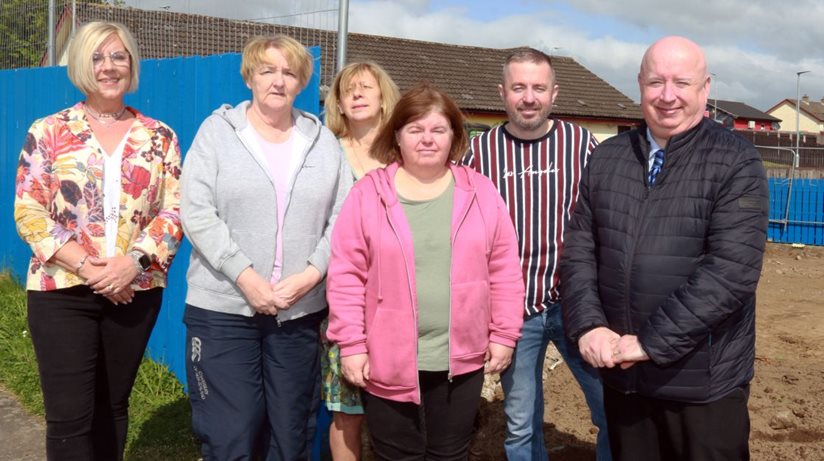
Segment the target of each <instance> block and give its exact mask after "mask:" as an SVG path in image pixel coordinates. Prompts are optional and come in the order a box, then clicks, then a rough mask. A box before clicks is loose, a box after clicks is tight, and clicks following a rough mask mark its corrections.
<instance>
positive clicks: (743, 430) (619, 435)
mask: <svg viewBox="0 0 824 461" xmlns="http://www.w3.org/2000/svg"><path fill="white" fill-rule="evenodd" d="M748 399H749V386H746V387H743V388H738V389H735V390H734V391H732V392H731V393H729V394H727V395H726V396H724V397H722V398H721V399H719V400H716V401H714V402H710V403H705V404H691V403H683V402H673V401H670V400H661V399H654V398H649V397H643V396H640V395H638V394H626V395H625V394H623V393H621V392H618V391H616V390H614V389H611V388H609V387H608V386H604V408H605V409H606V413H607V425H608V426H609V443H610V448H611V449H612V457H613V459H614V460H616V461H622V460H624V461H714V460H718V461H722V460H723V461H733V460H748V459H750V453H749V434H750V417H749V413H748V411H747V400H748Z"/></svg>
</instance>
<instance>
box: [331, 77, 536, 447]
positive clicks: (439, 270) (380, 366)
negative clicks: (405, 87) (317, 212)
mask: <svg viewBox="0 0 824 461" xmlns="http://www.w3.org/2000/svg"><path fill="white" fill-rule="evenodd" d="M466 148H467V139H466V132H465V130H464V126H463V117H462V115H461V113H460V110H459V109H458V108H457V106H456V105H455V103H454V101H452V99H451V98H450V97H449V96H448V95H447V94H445V93H443V92H441V91H440V90H438V89H436V88H434V87H432V86H430V85H428V84H425V83H424V84H420V85H418V86H416V87H414V88H412V89H411V90H409V91H408V92H407V93H406V94H404V95H403V97H402V98H401V99H400V101H399V102H398V104H397V105H396V106H395V110H394V112H393V114H392V116H391V118H390V119H389V121H388V122H387V123H386V125H384V127H383V128H382V130H381V132H380V133H379V134H378V136H377V138H376V140H375V142H374V143H373V144H372V152H371V153H372V156H373V157H374V158H376V159H378V160H379V161H381V162H383V163H386V164H388V166H387V167H386V168H382V169H378V170H374V171H372V172H370V173H369V174H367V175H366V176H365V177H364V178H363V179H362V180H361V181H359V182H358V183H357V184H356V185H355V187H354V188H353V189H352V191H351V192H350V194H349V196H348V198H347V199H346V202H345V203H344V205H343V208H342V210H341V212H340V214H339V215H338V220H337V223H336V225H335V229H334V233H333V237H332V256H331V260H330V265H329V272H328V281H327V298H328V301H329V306H330V320H329V330H328V337H329V339H330V340H332V341H335V342H336V343H338V345H339V346H340V350H341V357H342V359H341V363H342V368H343V375H344V377H345V378H346V379H347V380H348V381H350V382H351V383H353V384H354V385H356V386H359V387H362V388H364V389H365V392H364V407H365V410H366V421H367V424H368V426H369V431H370V433H371V435H372V439H373V448H374V451H375V455H376V457H377V459H450V460H451V459H466V457H467V453H468V449H469V443H470V440H471V436H472V425H473V420H474V418H475V415H476V413H477V411H478V405H479V402H480V390H481V386H482V384H483V373H484V371H485V372H487V373H497V372H501V371H503V370H504V369H505V368H506V367H507V366H508V365H509V362H510V359H511V356H512V350H513V348H514V347H515V342H516V341H517V340H518V338H519V337H520V330H521V326H522V322H523V316H522V312H521V311H522V304H523V297H524V285H523V279H522V276H521V268H520V263H519V260H518V253H517V248H518V243H517V238H516V235H515V230H514V228H513V226H512V222H511V220H510V218H509V213H508V212H507V210H506V206H505V205H504V202H503V200H502V199H501V197H500V196H499V195H498V192H497V190H496V189H495V187H494V186H493V185H492V183H491V182H490V181H489V180H488V179H487V178H486V177H484V176H482V175H480V174H478V173H476V172H475V171H474V170H471V169H469V168H466V167H463V166H459V165H456V164H455V162H456V161H457V160H458V159H460V157H461V156H462V155H463V153H464V152H465V151H466Z"/></svg>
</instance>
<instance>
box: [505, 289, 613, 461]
mask: <svg viewBox="0 0 824 461" xmlns="http://www.w3.org/2000/svg"><path fill="white" fill-rule="evenodd" d="M549 341H552V342H553V344H555V347H556V348H558V351H559V352H560V353H561V356H562V357H563V358H564V361H565V362H566V363H567V365H568V366H569V369H570V370H571V371H572V375H573V376H575V379H576V380H577V381H578V385H580V386H581V390H582V391H583V393H584V398H585V399H586V401H587V405H589V410H590V414H591V417H592V423H593V424H595V426H597V427H598V440H597V448H596V453H597V459H598V461H610V460H611V459H612V456H611V455H610V451H609V434H608V432H607V420H606V415H605V414H604V391H603V387H602V385H601V378H600V376H599V374H598V372H597V371H596V370H595V369H594V368H593V367H591V366H590V365H589V364H587V363H586V362H584V360H583V359H582V358H581V354H580V352H579V351H578V348H577V347H575V345H573V344H571V343H570V342H569V340H568V339H567V337H566V336H565V335H564V325H563V320H562V316H561V305H560V304H553V305H551V306H549V307H548V308H547V309H545V310H544V311H543V312H541V313H540V314H535V315H532V316H529V317H527V318H525V319H524V328H523V331H522V336H521V339H520V340H519V341H518V345H517V346H516V347H515V354H513V357H512V364H511V365H510V366H509V368H507V369H506V371H504V373H503V374H502V375H501V385H502V386H503V389H504V395H505V396H506V399H505V400H504V412H505V413H506V441H505V442H504V449H505V450H506V456H507V458H508V459H509V461H516V460H517V461H521V460H523V461H546V460H548V459H549V455H548V454H547V449H546V445H545V444H544V431H543V423H544V393H543V368H544V357H545V356H546V348H547V346H548V345H549Z"/></svg>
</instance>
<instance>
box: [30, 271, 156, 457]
mask: <svg viewBox="0 0 824 461" xmlns="http://www.w3.org/2000/svg"><path fill="white" fill-rule="evenodd" d="M162 298H163V290H162V289H160V288H155V289H152V290H147V291H138V292H135V296H134V300H133V301H132V302H131V303H130V304H125V305H119V306H115V305H114V304H112V303H110V302H109V301H108V300H107V299H106V298H104V297H103V296H100V295H96V294H94V293H93V292H92V290H91V289H90V288H88V287H86V286H77V287H72V288H65V289H61V290H53V291H29V292H28V322H29V329H30V330H31V338H32V342H33V343H34V352H35V354H36V356H37V363H38V367H39V370H40V386H41V388H42V390H43V400H44V404H45V409H46V455H47V458H48V459H49V460H50V461H52V460H54V461H58V460H59V461H63V460H78V461H80V460H83V461H89V460H97V461H102V460H121V459H123V450H124V448H125V445H126V433H127V431H128V425H129V415H128V409H129V395H130V394H131V392H132V386H133V385H134V380H135V377H136V375H137V369H138V367H139V366H140V361H141V359H142V358H143V352H144V350H145V349H146V343H147V342H148V341H149V335H150V334H151V332H152V328H153V327H154V324H155V320H157V314H158V312H159V311H160V304H161V301H162Z"/></svg>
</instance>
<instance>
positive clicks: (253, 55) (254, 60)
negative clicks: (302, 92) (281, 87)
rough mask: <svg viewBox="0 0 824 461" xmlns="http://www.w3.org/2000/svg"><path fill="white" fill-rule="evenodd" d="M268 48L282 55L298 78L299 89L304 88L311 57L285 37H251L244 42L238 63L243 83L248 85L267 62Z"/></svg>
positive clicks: (308, 75) (298, 44) (297, 44)
mask: <svg viewBox="0 0 824 461" xmlns="http://www.w3.org/2000/svg"><path fill="white" fill-rule="evenodd" d="M269 48H274V49H276V50H278V51H280V52H281V53H283V57H284V58H286V62H287V63H289V67H290V68H291V70H292V71H293V72H295V74H296V75H297V76H298V81H299V82H300V86H301V88H303V87H305V86H306V84H307V83H308V82H309V77H311V76H312V64H313V63H312V55H311V54H309V51H307V50H306V47H304V46H303V45H301V44H300V42H298V41H297V40H295V39H294V38H292V37H287V36H286V35H275V36H272V37H252V38H250V39H249V41H247V42H246V45H244V46H243V58H242V60H241V63H240V75H241V76H242V77H243V81H244V82H246V83H250V82H251V81H252V75H254V73H255V70H257V69H258V68H259V67H260V66H262V65H264V64H266V63H267V62H268V61H269V60H268V58H267V57H266V50H268V49H269Z"/></svg>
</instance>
